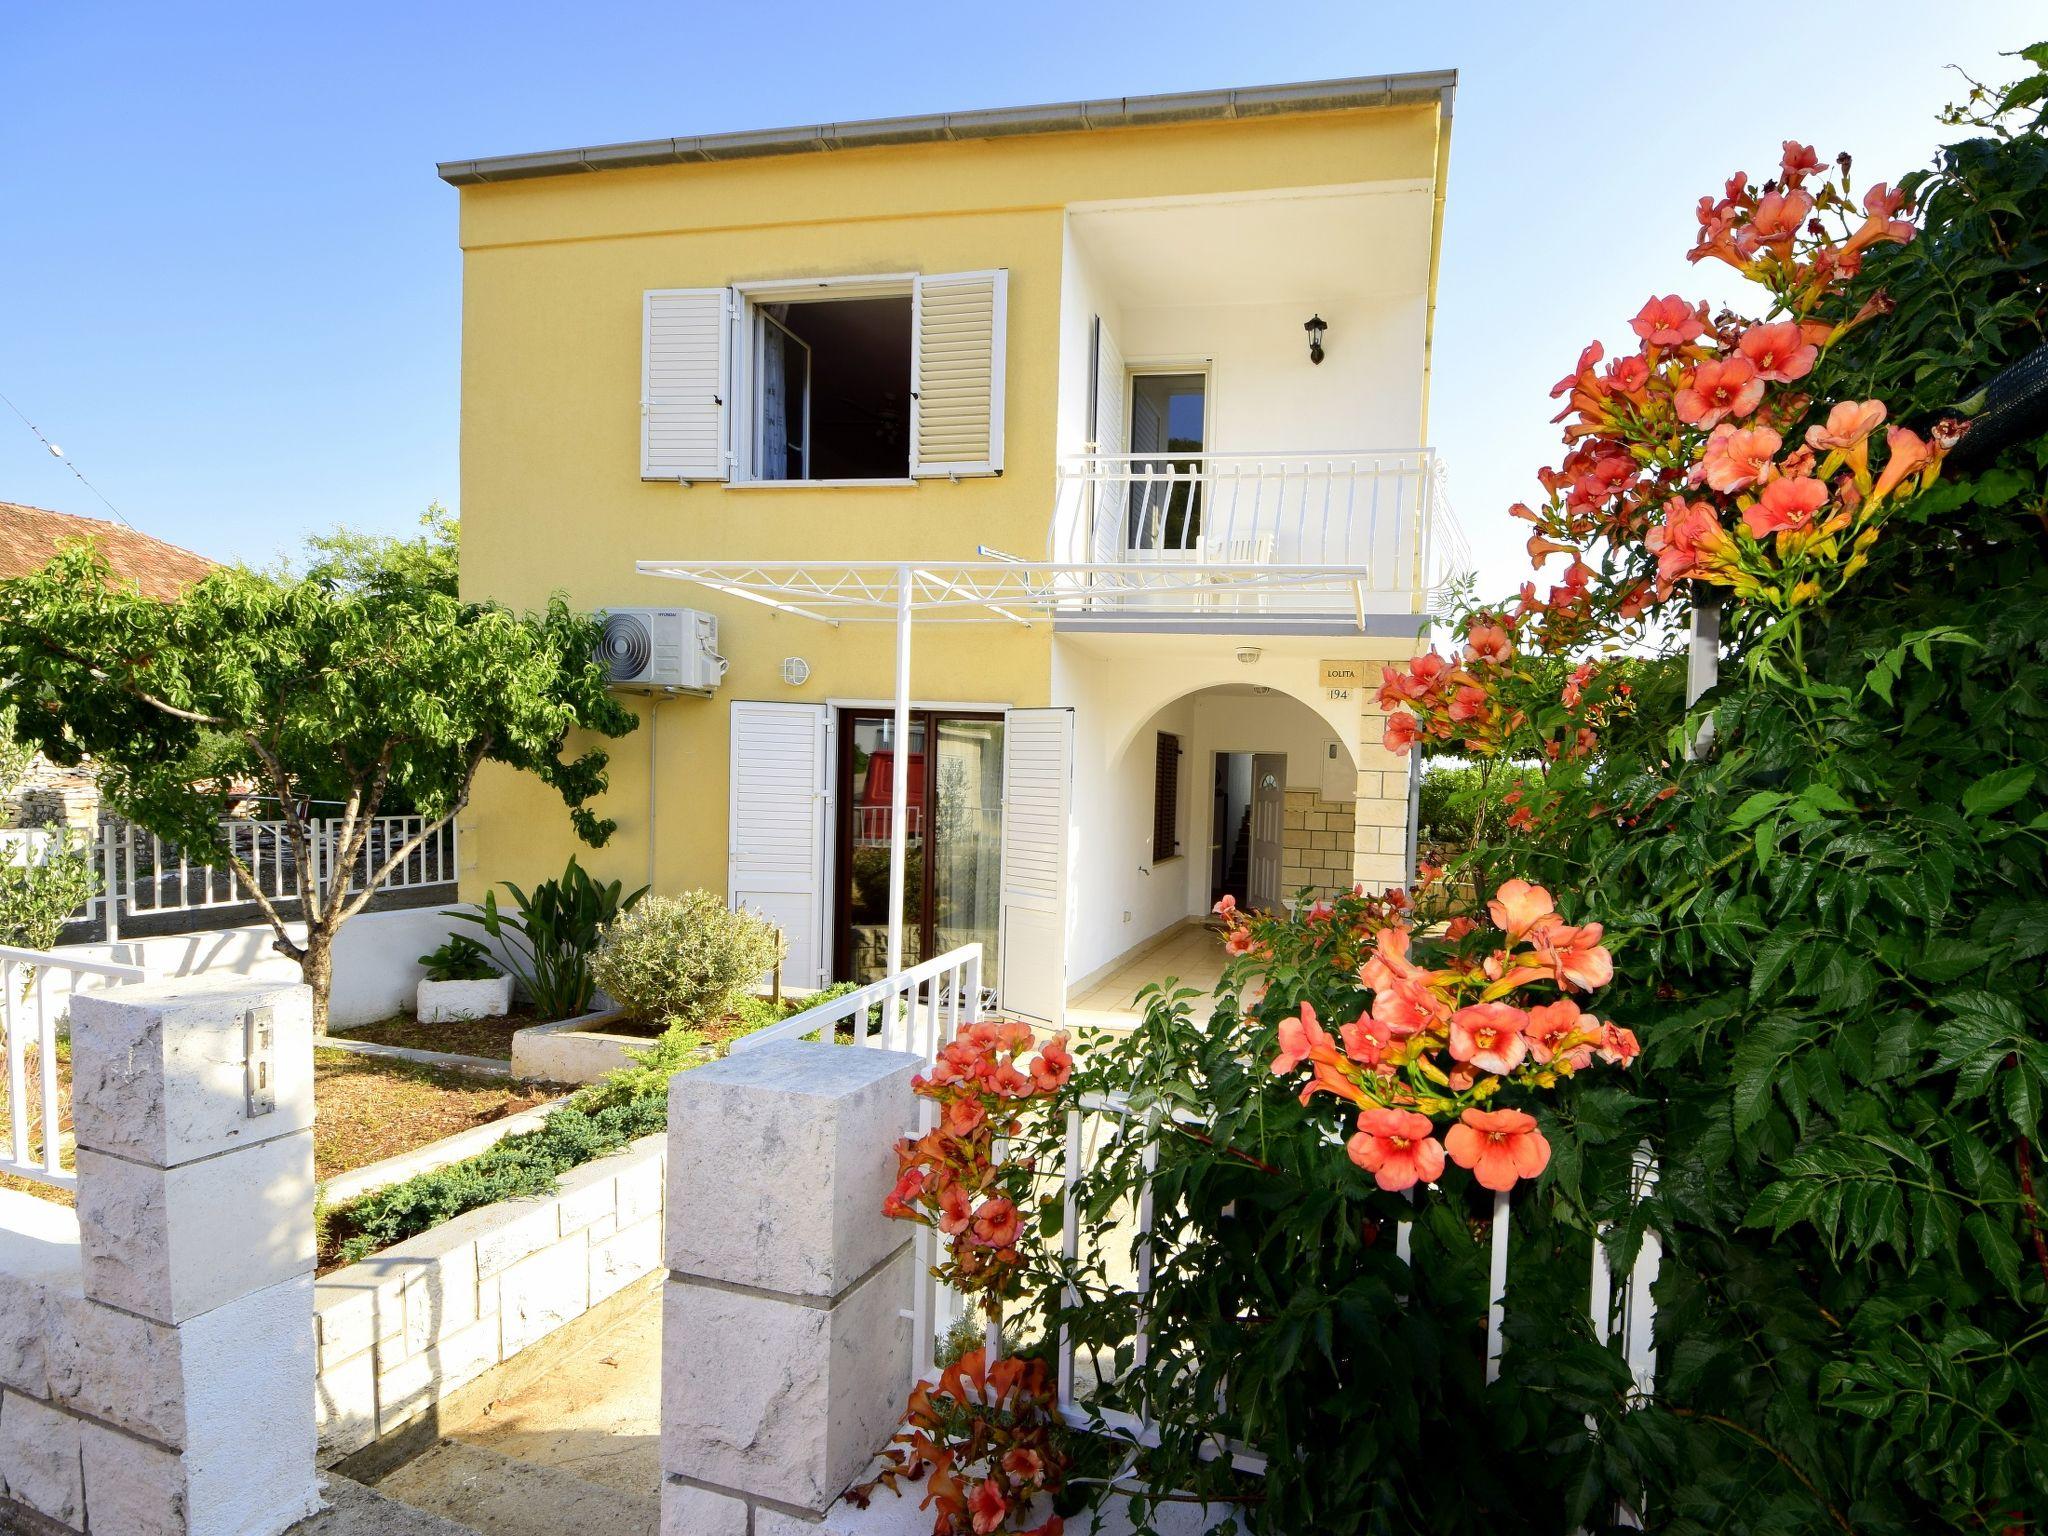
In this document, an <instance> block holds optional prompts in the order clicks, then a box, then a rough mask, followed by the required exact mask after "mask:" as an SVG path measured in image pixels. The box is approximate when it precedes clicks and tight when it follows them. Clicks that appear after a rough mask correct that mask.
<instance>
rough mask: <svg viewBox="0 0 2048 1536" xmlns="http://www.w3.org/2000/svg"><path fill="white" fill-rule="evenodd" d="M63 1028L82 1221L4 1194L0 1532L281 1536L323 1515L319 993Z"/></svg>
mask: <svg viewBox="0 0 2048 1536" xmlns="http://www.w3.org/2000/svg"><path fill="white" fill-rule="evenodd" d="M71 1025H72V1035H71V1040H72V1068H73V1089H72V1093H73V1103H72V1118H73V1123H74V1126H75V1129H76V1135H77V1163H78V1182H77V1184H76V1186H75V1187H76V1192H77V1206H76V1209H75V1211H74V1210H67V1209H65V1208H64V1207H62V1206H58V1205H54V1204H51V1203H50V1202H47V1201H42V1200H37V1199H35V1198H34V1197H32V1196H28V1195H22V1194H17V1193H15V1192H12V1191H7V1192H4V1193H0V1529H6V1530H18V1529H26V1530H36V1531H73V1532H85V1531H88V1530H89V1531H92V1532H94V1533H102V1532H113V1533H120V1536H276V1533H278V1532H282V1531H283V1530H285V1529H286V1528H287V1527H289V1526H291V1525H293V1524H295V1523H296V1522H298V1521H299V1520H300V1519H302V1518H303V1517H305V1516H306V1515H309V1514H311V1513H312V1512H313V1510H314V1509H315V1508H316V1507H317V1504H318V1497H317V1491H316V1483H315V1479H314V1468H313V1436H312V1425H311V1423H310V1422H309V1421H308V1418H307V1414H306V1411H305V1405H306V1399H307V1396H308V1395H309V1394H310V1392H311V1391H312V1386H313V1351H312V1338H311V1322H312V1280H313V1232H312V1222H311V1211H312V1205H311V1202H312V1197H313V1137H312V1118H313V1100H312V1070H313V1052H312V998H311V993H310V992H309V991H308V989H307V988H305V987H303V986H289V987H276V986H268V987H266V986H258V985H251V984H249V983H246V982H242V983H236V982H226V983H223V982H219V981H215V982H203V981H182V982H169V983H159V984H155V985H145V986H132V987H126V988H122V989H118V990H116V991H112V992H107V993H82V994H80V995H79V996H77V997H76V998H74V999H73V1001H72V1004H71ZM252 1043H255V1048H256V1052H257V1054H256V1056H255V1059H254V1060H253V1061H252V1053H251V1045H252ZM258 1068H260V1069H261V1070H260V1073H259V1071H258ZM259 1081H260V1086H261V1088H262V1090H264V1091H258V1087H259Z"/></svg>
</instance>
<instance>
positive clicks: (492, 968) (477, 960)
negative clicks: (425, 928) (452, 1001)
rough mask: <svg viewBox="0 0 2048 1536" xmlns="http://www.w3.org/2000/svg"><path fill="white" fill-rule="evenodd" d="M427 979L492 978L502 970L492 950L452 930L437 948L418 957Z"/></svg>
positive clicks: (483, 979) (469, 979) (486, 979)
mask: <svg viewBox="0 0 2048 1536" xmlns="http://www.w3.org/2000/svg"><path fill="white" fill-rule="evenodd" d="M419 963H420V964H421V965H423V966H425V967H426V969H427V980H429V981H493V980H495V979H496V978H498V977H500V976H502V975H504V974H505V973H504V972H503V971H501V970H499V969H498V967H497V965H496V964H495V963H494V962H493V961H492V959H491V952H490V951H489V950H488V949H486V948H485V947H484V946H483V945H482V944H481V943H479V942H478V941H477V940H475V939H472V938H471V937H470V936H469V935H468V934H466V933H451V934H450V935H449V936H448V939H447V942H446V943H444V944H442V945H441V946H440V947H439V948H438V949H432V950H429V951H428V952H427V953H426V954H424V955H421V956H420V957H419Z"/></svg>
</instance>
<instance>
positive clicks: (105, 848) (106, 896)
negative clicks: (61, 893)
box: [95, 815, 121, 944]
mask: <svg viewBox="0 0 2048 1536" xmlns="http://www.w3.org/2000/svg"><path fill="white" fill-rule="evenodd" d="M95 825H96V827H97V828H98V830H99V835H100V883H101V887H102V889H101V892H100V912H101V914H102V915H103V916H104V917H105V919H106V921H105V923H104V924H103V926H104V927H105V929H106V934H107V942H108V943H109V944H114V943H118V942H119V941H120V938H121V886H120V880H119V876H120V869H121V853H120V850H119V849H118V848H116V847H115V846H114V843H115V839H116V837H117V835H118V828H119V826H120V823H118V822H115V821H110V820H108V819H107V817H105V816H104V815H102V816H101V817H100V818H99V820H98V821H97V822H96V823H95Z"/></svg>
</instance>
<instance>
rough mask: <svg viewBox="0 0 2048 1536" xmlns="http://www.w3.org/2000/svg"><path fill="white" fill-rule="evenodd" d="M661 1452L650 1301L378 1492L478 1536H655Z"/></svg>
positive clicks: (655, 1308) (390, 1477)
mask: <svg viewBox="0 0 2048 1536" xmlns="http://www.w3.org/2000/svg"><path fill="white" fill-rule="evenodd" d="M660 1442H661V1293H660V1292H659V1291H653V1292H650V1293H649V1295H648V1297H647V1299H646V1300H645V1301H643V1302H641V1303H640V1304H639V1305H638V1306H636V1307H634V1308H633V1309H632V1310H631V1311H629V1312H627V1313H625V1314H624V1315H623V1316H621V1317H620V1318H619V1319H618V1320H617V1321H616V1322H614V1323H613V1324H612V1325H611V1326H610V1327H608V1328H607V1329H606V1330H605V1331H604V1332H603V1333H601V1334H599V1335H598V1336H597V1337H596V1338H595V1339H593V1340H591V1341H590V1342H589V1343H588V1344H587V1345H585V1346H584V1347H583V1348H582V1349H579V1350H578V1351H577V1352H576V1353H575V1354H574V1355H573V1356H571V1357H570V1358H568V1359H565V1360H564V1361H563V1362H562V1363H561V1365H560V1368H559V1369H557V1370H554V1371H551V1372H550V1373H549V1374H548V1375H547V1376H546V1377H545V1378H544V1379H543V1380H541V1381H539V1382H537V1383H535V1384H534V1385H532V1386H530V1387H528V1388H526V1389H525V1390H523V1391H521V1392H518V1393H516V1394H514V1395H513V1396H511V1397H505V1398H500V1399H498V1400H497V1401H495V1402H493V1403H492V1404H491V1405H490V1407H489V1408H487V1409H486V1410H485V1411H484V1413H483V1414H482V1415H480V1416H479V1417H478V1418H477V1419H475V1420H474V1421H473V1422H471V1423H469V1424H465V1425H460V1426H458V1427H456V1428H454V1429H453V1430H452V1432H451V1433H449V1434H448V1435H446V1436H444V1437H443V1438H442V1439H441V1440H439V1441H438V1442H436V1443H435V1444H434V1445H433V1446H432V1447H431V1448H430V1449H428V1450H427V1451H426V1452H425V1453H424V1454H422V1455H420V1456H418V1457H416V1458H414V1459H413V1460H412V1461H409V1462H407V1463H406V1464H405V1465H404V1466H402V1467H400V1468H398V1469H397V1470H396V1471H394V1472H391V1473H389V1474H387V1475H386V1476H385V1477H384V1478H383V1480H382V1481H381V1482H379V1483H378V1484H377V1489H376V1491H377V1492H378V1493H380V1494H383V1495H385V1496H387V1497H389V1498H392V1499H397V1500H400V1501H402V1502H403V1503H405V1504H407V1505H410V1506H412V1507H413V1508H415V1509H419V1510H424V1511H427V1512H429V1513H431V1514H435V1515H440V1516H443V1517H445V1518H447V1519H451V1520H457V1521H460V1522H461V1523H462V1528H463V1529H464V1530H465V1531H474V1532H476V1533H477V1536H564V1533H566V1532H579V1531H589V1532H593V1533H597V1532H602V1533H604V1536H656V1532H657V1531H658V1530H659V1527H660V1523H661V1494H660V1490H661V1444H660ZM309 1536H310V1533H309ZM320 1536H325V1533H320ZM337 1536H340V1533H337ZM349 1536H353V1533H352V1532H351V1533H349Z"/></svg>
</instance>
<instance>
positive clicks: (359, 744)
mask: <svg viewBox="0 0 2048 1536" xmlns="http://www.w3.org/2000/svg"><path fill="white" fill-rule="evenodd" d="M427 521H428V526H427V529H426V532H425V533H424V534H423V535H422V536H421V537H419V538H416V539H409V540H400V539H382V540H380V539H368V538H363V537H361V536H357V535H348V534H337V535H332V536H329V537H327V538H324V539H318V540H315V541H313V544H312V547H311V558H310V560H309V562H308V564H307V567H306V569H305V571H304V573H303V574H293V573H289V572H273V573H259V572H256V571H251V570H248V569H245V568H226V569H222V570H219V571H216V572H214V573H213V574H212V575H210V576H208V577H207V578H206V579H205V580H204V581H201V582H199V583H198V584H197V585H195V586H194V587H192V588H191V589H190V590H189V591H188V592H186V593H185V595H184V596H183V597H182V598H181V599H179V600H178V601H176V602H170V603H165V602H159V601H156V600H153V599H150V598H146V597H142V596H140V595H138V594H136V593H134V592H132V591H122V590H118V589H117V588H116V587H115V586H114V585H113V584H112V583H111V582H109V580H108V579H107V571H106V568H105V566H104V564H103V562H102V561H101V560H100V558H99V557H98V556H97V555H96V554H95V553H93V552H92V551H91V550H89V549H87V548H84V547H77V548H72V549H67V550H66V551H64V552H63V553H61V554H60V555H58V556H57V557H56V558H55V559H53V560H52V561H51V562H50V563H49V564H48V565H47V566H45V567H44V568H43V569H42V570H41V571H39V572H36V573H34V574H31V575H28V576H22V577H17V578H15V579H13V580H11V581H6V582H0V707H6V706H12V707H14V708H15V709H16V710H17V713H18V718H19V721H20V726H19V729H20V730H21V731H22V733H23V736H24V738H25V739H27V740H29V741H31V742H33V743H34V744H35V745H37V746H38V747H40V748H41V750H42V751H43V752H45V753H46V754H47V755H48V756H50V757H51V758H52V759H53V760H55V761H57V762H60V763H75V762H78V761H79V760H80V759H81V758H83V757H87V756H90V757H91V758H92V759H93V760H94V762H95V763H96V764H97V765H98V767H99V769H100V772H101V774H102V775H103V782H104V785H105V788H106V790H107V792H108V795H109V797H110V798H111V799H112V800H113V801H114V803H115V804H117V805H119V806H120V807H121V808H122V810H123V811H124V812H125V813H126V814H127V815H129V816H130V817H132V818H133V819H134V820H135V821H137V822H139V823H140V824H141V825H143V826H144V827H147V828H148V829H149V830H150V831H152V832H155V833H157V834H158V835H159V836H161V837H166V838H169V839H172V840H173V841H175V842H177V843H179V844H180V845H182V846H183V847H185V848H187V849H190V850H193V851H194V852H195V853H204V854H205V855H206V856H207V857H208V858H210V859H212V860H214V861H216V862H218V863H221V864H223V865H226V866H228V867H230V868H232V869H233V870H234V871H235V873H236V874H237V875H238V876H239V877H240V879H241V883H242V885H243V886H244V888H245V889H246V890H247V891H248V892H249V894H250V896H251V899H253V900H254V901H255V903H256V904H257V905H258V906H259V907H260V908H261V909H262V911H263V914H264V916H265V918H267V919H268V920H269V922H270V925H271V927H272V928H273V929H275V930H276V934H277V938H276V947H277V948H278V950H279V951H281V952H282V953H284V954H286V955H289V956H291V957H292V958H293V959H294V960H296V961H298V962H299V966H300V970H301V973H302V974H303V975H304V977H305V979H306V981H307V983H308V984H309V985H310V986H311V987H312V989H313V1006H314V1021H315V1026H316V1028H319V1029H321V1030H324V1029H325V1028H326V1024H327V997H328V990H329V987H330V984H331V981H332V974H333V946H334V938H335V935H336V933H337V932H339V930H340V928H341V926H342V924H343V923H345V922H346V921H348V919H349V918H351V917H353V916H355V915H356V914H357V913H358V912H360V911H362V910H363V908H364V907H365V906H366V905H367V904H368V903H369V901H370V899H371V897H372V896H373V895H374V894H375V893H376V891H377V890H378V888H379V887H380V886H381V885H382V884H383V882H384V881H385V880H386V879H387V878H388V877H389V876H390V875H391V873H392V872H393V871H394V870H396V869H398V868H399V867H401V865H402V864H403V863H404V861H405V859H406V858H407V857H408V856H409V855H410V854H411V853H412V852H413V851H414V850H415V849H417V848H418V847H419V846H420V844H421V843H422V842H424V841H425V840H426V839H427V838H429V837H432V836H433V835H434V834H435V833H436V832H437V831H439V830H440V828H441V827H442V826H443V825H444V824H445V823H446V822H448V821H449V820H450V819H451V818H453V817H454V816H455V815H456V814H457V813H458V812H459V811H460V810H461V809H462V808H463V806H464V805H466V804H467V803H468V800H469V795H470V790H471V786H472V784H473V783H474V781H475V778H476V773H477V770H478V769H479V768H480V767H482V765H483V764H484V763H486V762H494V763H502V764H505V765H507V766H509V767H512V768H515V769H519V770H522V771H524V772H528V773H532V774H535V775H537V776H538V777H539V778H540V779H542V780H543V781H544V782H545V783H547V784H548V785H550V786H551V787H553V788H554V789H555V790H556V791H557V792H558V793H559V794H560V795H561V797H562V799H563V801H564V803H565V804H566V805H567V806H568V807H569V808H570V817H571V820H572V822H573V824H574V825H575V828H576V830H577V833H578V834H579V835H580V836H581V837H582V838H583V839H584V840H585V841H586V842H588V843H590V844H592V845H593V846H595V845H598V844H602V843H603V842H604V841H605V840H606V838H608V837H609V836H610V834H611V832H612V829H613V824H612V823H611V822H609V821H603V820H600V819H598V817H597V816H596V815H594V814H593V813H592V812H591V811H590V809H589V808H588V805H587V802H588V801H589V800H591V799H592V798H593V797H594V796H596V795H598V794H599V793H601V792H602V791H603V789H604V787H605V766H606V761H607V759H606V754H605V753H604V751H603V750H601V749H599V748H596V747H591V746H583V747H582V749H581V750H574V751H572V750H570V736H571V733H572V732H576V731H589V732H595V733H597V734H599V735H602V736H610V737H616V736H622V735H624V734H625V733H626V732H628V731H630V730H632V729H633V727H634V725H635V724H636V723H637V722H636V720H635V718H634V716H633V714H632V712H631V711H629V710H627V709H625V708H624V707H623V706H622V705H620V704H619V703H618V702H617V701H616V700H615V699H613V698H612V697H611V696H610V695H609V694H608V693H607V692H606V690H605V676H604V672H603V669H602V668H601V667H600V666H599V665H597V664H596V663H595V662H594V661H593V660H592V659H591V656H592V649H593V647H594V645H595V643H596V640H597V633H598V631H597V627H596V625H595V623H594V622H593V621H592V620H590V619H589V618H588V617H586V616H583V615H579V614H576V613H573V612H572V611H571V610H570V609H569V607H568V605H567V604H566V603H565V602H564V601H563V600H562V599H561V598H560V597H559V596H558V597H555V598H553V599H551V600H550V601H549V603H548V605H547V607H546V609H545V610H544V611H543V612H541V613H537V614H515V613H513V612H511V611H510V610H509V609H507V608H505V607H503V606H501V605H499V604H496V603H489V602H464V601H463V600H462V599H461V598H460V596H459V595H458V593H457V591H456V585H455V570H456V566H455V544H454V530H453V526H452V524H451V523H450V522H449V520H447V519H446V517H445V515H440V516H437V515H436V514H431V513H430V514H429V517H428V520H427ZM245 774H246V775H247V776H248V777H251V778H254V779H255V780H256V781H257V782H258V783H260V784H261V785H262V786H263V788H264V790H265V791H266V792H267V793H268V794H270V795H272V796H275V797H276V800H277V802H278V805H279V807H280V814H281V816H282V818H283V821H284V825H285V836H286V839H287V843H288V846H289V848H290V851H291V864H292V868H293V874H294V881H295V890H294V896H295V901H293V902H292V903H289V904H287V903H280V902H275V901H272V900H270V899H269V898H267V897H266V896H264V895H263V893H262V892H261V891H260V890H259V889H258V887H257V883H256V881H255V880H254V878H253V877H252V876H251V874H250V871H249V870H248V869H247V868H246V867H245V866H244V864H243V862H242V861H241V859H240V858H239V857H238V855H237V853H236V851H235V850H234V849H233V848H231V847H230V846H228V844H227V843H226V841H225V840H224V839H223V838H222V836H221V833H220V816H221V811H222V808H223V805H224V803H225V800H226V797H227V794H228V792H229V788H230V783H231V781H232V780H233V779H235V778H238V777H241V776H243V775H245ZM313 801H328V802H333V803H338V804H339V805H341V807H342V812H341V815H340V817H339V827H338V831H337V832H336V833H335V834H334V844H333V847H332V849H331V854H330V856H326V857H316V854H315V849H314V844H313V839H314V832H313V828H312V826H311V818H310V816H309V814H308V807H309V804H310V802H313ZM394 803H403V804H404V805H406V806H407V807H409V808H410V809H411V811H412V812H413V813H415V814H418V815H420V816H421V817H423V818H424V824H423V826H422V828H421V830H420V832H419V834H418V835H417V836H415V837H412V838H410V839H407V840H405V841H404V842H401V843H399V844H398V845H397V846H395V847H391V848H389V849H388V850H386V851H385V852H384V856H383V858H382V859H381V861H378V862H375V863H374V864H373V865H372V864H370V859H369V855H368V853H367V852H366V850H367V849H368V841H369V835H370V827H371V823H372V821H373V819H374V818H375V817H376V816H377V815H378V814H379V812H380V811H382V810H384V809H385V808H386V807H387V806H389V805H392V804H394ZM359 863H360V864H365V865H369V866H370V867H368V869H367V875H368V878H367V879H365V880H364V881H363V882H362V884H361V886H360V887H359V888H358V889H355V890H353V891H352V890H351V889H350V888H349V881H348V880H347V879H346V878H345V876H344V873H343V872H346V871H349V870H353V869H355V868H357V866H358V864H359ZM323 875H325V876H326V878H325V879H323V878H322V877H323ZM294 907H295V908H296V911H295V912H294V911H292V910H291V909H292V908H294ZM293 916H296V917H297V918H298V920H299V922H300V923H302V924H303V925H304V926H303V931H302V932H299V933H295V932H294V924H293V922H292V921H291V919H292V917H293Z"/></svg>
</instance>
